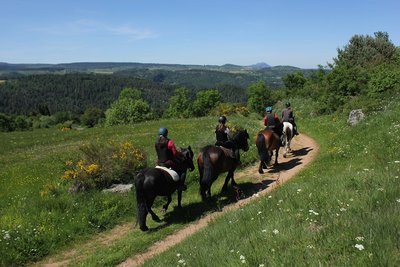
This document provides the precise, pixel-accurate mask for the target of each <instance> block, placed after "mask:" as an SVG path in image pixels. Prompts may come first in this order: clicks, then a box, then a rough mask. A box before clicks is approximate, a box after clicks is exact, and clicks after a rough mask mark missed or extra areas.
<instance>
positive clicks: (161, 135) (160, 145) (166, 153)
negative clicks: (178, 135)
mask: <svg viewBox="0 0 400 267" xmlns="http://www.w3.org/2000/svg"><path fill="white" fill-rule="evenodd" d="M154 147H155V149H156V152H157V165H158V166H162V167H167V168H171V169H172V170H174V171H177V167H178V166H177V164H178V161H177V158H176V156H177V151H176V147H175V144H174V141H172V140H171V139H169V138H168V129H167V128H164V127H161V128H159V129H158V138H157V139H156V142H155V144H154ZM180 179H182V177H180ZM178 189H180V190H182V191H184V190H186V186H185V185H184V184H180V185H179V186H178Z"/></svg>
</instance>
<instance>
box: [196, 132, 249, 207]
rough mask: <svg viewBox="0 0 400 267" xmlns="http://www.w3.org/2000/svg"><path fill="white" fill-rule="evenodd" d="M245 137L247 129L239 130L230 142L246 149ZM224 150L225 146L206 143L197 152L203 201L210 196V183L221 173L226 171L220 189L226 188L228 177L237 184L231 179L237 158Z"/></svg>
mask: <svg viewBox="0 0 400 267" xmlns="http://www.w3.org/2000/svg"><path fill="white" fill-rule="evenodd" d="M247 139H249V134H248V133H247V130H239V131H237V132H236V133H235V134H234V135H233V137H232V142H233V143H234V144H235V147H236V148H237V149H242V150H244V151H248V150H249V144H248V142H247ZM224 151H226V148H221V147H219V146H213V145H208V146H205V147H203V148H202V149H201V151H200V153H199V154H198V157H197V165H198V169H199V174H200V179H199V182H200V195H201V197H202V200H203V201H205V200H206V197H207V196H208V197H211V185H212V183H213V182H214V181H215V180H216V179H217V178H218V176H219V175H220V174H221V173H224V172H228V175H227V176H226V178H225V183H224V185H223V186H222V191H225V190H226V189H227V187H228V182H229V180H230V179H231V180H232V182H231V184H232V186H236V185H237V184H236V182H235V180H234V179H233V173H234V171H235V169H236V167H237V165H238V162H237V159H235V158H232V157H230V156H228V155H227V154H226V153H225V152H224Z"/></svg>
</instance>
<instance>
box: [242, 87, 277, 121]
mask: <svg viewBox="0 0 400 267" xmlns="http://www.w3.org/2000/svg"><path fill="white" fill-rule="evenodd" d="M271 96H272V90H271V89H269V88H268V87H267V86H266V85H265V82H264V81H259V82H258V83H253V84H251V85H249V87H248V88H247V98H248V99H247V108H248V109H249V110H250V111H252V112H255V113H259V114H262V113H264V108H265V106H266V105H270V104H272V103H271V102H272V99H271Z"/></svg>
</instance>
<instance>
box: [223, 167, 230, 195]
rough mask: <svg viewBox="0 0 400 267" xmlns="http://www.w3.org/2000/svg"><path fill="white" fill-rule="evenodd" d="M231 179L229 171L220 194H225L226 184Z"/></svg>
mask: <svg viewBox="0 0 400 267" xmlns="http://www.w3.org/2000/svg"><path fill="white" fill-rule="evenodd" d="M231 177H232V171H229V172H228V174H227V175H226V177H225V182H224V185H223V186H222V190H221V192H225V191H226V190H227V189H228V182H229V180H230V179H231Z"/></svg>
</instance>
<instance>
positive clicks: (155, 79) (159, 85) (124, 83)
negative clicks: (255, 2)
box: [0, 62, 313, 114]
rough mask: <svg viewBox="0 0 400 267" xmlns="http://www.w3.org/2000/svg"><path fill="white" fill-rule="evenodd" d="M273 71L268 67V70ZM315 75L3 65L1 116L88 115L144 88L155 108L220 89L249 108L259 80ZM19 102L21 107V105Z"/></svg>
mask: <svg viewBox="0 0 400 267" xmlns="http://www.w3.org/2000/svg"><path fill="white" fill-rule="evenodd" d="M267 66H268V67H267ZM294 71H302V72H303V73H305V75H306V76H307V75H308V74H309V73H310V72H312V71H313V70H304V69H300V68H296V67H292V66H274V67H271V66H269V65H268V64H266V63H257V64H255V65H251V66H239V65H234V64H225V65H221V66H217V65H180V64H156V63H129V62H126V63H116V62H98V63H96V62H78V63H65V64H9V63H0V81H2V82H1V83H0V112H4V113H7V114H29V113H31V112H35V111H36V110H37V107H38V106H40V105H46V106H47V107H48V108H49V110H50V112H51V113H54V112H58V111H72V112H75V113H80V112H83V111H84V110H85V109H86V108H87V107H91V106H96V107H99V108H101V109H103V110H104V109H106V108H108V107H109V105H110V104H111V103H112V102H113V101H114V100H115V99H117V97H118V95H119V92H120V91H121V90H122V89H123V88H124V87H135V88H140V90H141V91H142V96H143V98H144V99H145V100H147V101H148V102H149V103H150V105H151V107H152V108H155V109H163V108H165V106H166V104H167V102H168V99H169V97H170V96H171V95H172V94H173V92H174V90H175V89H176V88H178V87H186V88H188V89H189V91H190V96H191V97H194V96H195V94H196V93H197V92H198V91H199V90H204V89H216V90H218V91H219V92H220V93H221V96H222V98H223V101H225V102H236V103H239V102H241V103H244V102H246V101H247V95H246V88H247V87H248V86H249V84H251V83H255V82H258V81H260V80H262V81H265V83H266V84H267V85H268V86H270V87H271V88H274V89H279V88H281V87H283V82H282V77H284V76H286V75H288V74H290V73H293V72H294ZM17 102H18V103H17Z"/></svg>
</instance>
